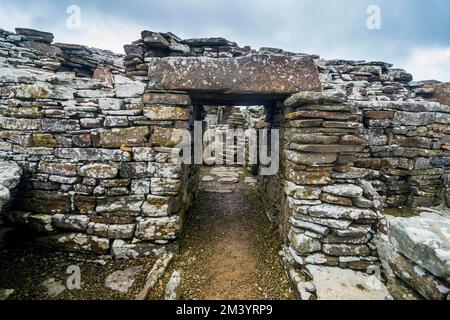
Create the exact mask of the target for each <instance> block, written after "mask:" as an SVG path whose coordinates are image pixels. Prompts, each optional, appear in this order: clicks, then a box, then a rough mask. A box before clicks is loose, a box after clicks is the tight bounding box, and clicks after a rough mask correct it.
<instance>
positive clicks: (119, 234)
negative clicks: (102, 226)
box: [108, 224, 136, 240]
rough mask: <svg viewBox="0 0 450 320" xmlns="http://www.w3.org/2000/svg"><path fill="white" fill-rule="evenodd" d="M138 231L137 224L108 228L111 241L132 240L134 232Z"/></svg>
mask: <svg viewBox="0 0 450 320" xmlns="http://www.w3.org/2000/svg"><path fill="white" fill-rule="evenodd" d="M135 230H136V225H135V224H116V225H110V226H108V238H109V239H124V240H127V239H132V238H133V235H134V231H135Z"/></svg>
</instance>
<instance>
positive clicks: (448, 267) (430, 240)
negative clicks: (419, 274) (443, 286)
mask: <svg viewBox="0 0 450 320" xmlns="http://www.w3.org/2000/svg"><path fill="white" fill-rule="evenodd" d="M389 238H390V241H391V242H392V243H393V244H394V246H395V247H396V248H397V249H398V251H399V252H400V253H402V254H403V255H405V256H406V257H408V258H409V259H410V260H412V261H413V262H414V263H415V264H417V265H419V266H420V267H422V268H424V269H426V270H428V271H429V272H431V273H432V274H434V275H435V276H437V277H441V278H448V277H450V219H449V218H446V217H443V216H440V217H433V216H430V217H414V218H398V219H395V220H393V221H392V222H391V226H390V229H389Z"/></svg>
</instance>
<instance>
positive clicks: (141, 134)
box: [99, 127, 150, 149]
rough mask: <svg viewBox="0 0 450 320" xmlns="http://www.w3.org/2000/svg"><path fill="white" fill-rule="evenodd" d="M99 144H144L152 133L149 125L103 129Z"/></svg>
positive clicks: (107, 145)
mask: <svg viewBox="0 0 450 320" xmlns="http://www.w3.org/2000/svg"><path fill="white" fill-rule="evenodd" d="M99 135H100V140H99V144H100V145H101V146H102V147H103V148H109V149H113V148H120V147H121V146H142V145H144V144H145V143H146V142H147V138H148V136H149V135H150V130H149V128H148V127H133V128H123V129H112V130H101V131H100V132H99Z"/></svg>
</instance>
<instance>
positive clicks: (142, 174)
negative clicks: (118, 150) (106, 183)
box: [120, 162, 152, 179]
mask: <svg viewBox="0 0 450 320" xmlns="http://www.w3.org/2000/svg"><path fill="white" fill-rule="evenodd" d="M147 168H148V164H147V162H123V163H122V164H121V165H120V176H121V177H122V178H127V179H142V178H147V177H150V176H151V174H152V173H151V172H149V171H148V170H147Z"/></svg>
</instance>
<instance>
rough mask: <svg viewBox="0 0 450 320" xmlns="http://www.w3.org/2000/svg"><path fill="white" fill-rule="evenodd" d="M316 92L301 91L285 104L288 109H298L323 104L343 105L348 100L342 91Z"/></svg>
mask: <svg viewBox="0 0 450 320" xmlns="http://www.w3.org/2000/svg"><path fill="white" fill-rule="evenodd" d="M315 91H316V90H312V92H308V91H305V90H301V92H298V93H296V94H294V95H293V96H291V97H289V98H288V99H287V100H286V101H285V102H284V105H285V106H286V107H298V106H301V105H304V104H320V103H322V102H331V103H342V102H345V101H346V100H347V97H346V95H345V93H344V92H341V91H322V92H315Z"/></svg>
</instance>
